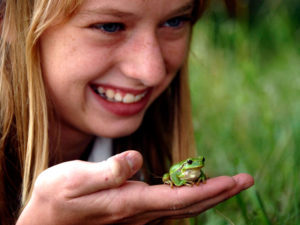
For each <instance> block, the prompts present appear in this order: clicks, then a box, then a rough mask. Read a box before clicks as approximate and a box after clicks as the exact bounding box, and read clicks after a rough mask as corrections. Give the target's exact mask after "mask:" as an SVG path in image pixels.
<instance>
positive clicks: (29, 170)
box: [0, 0, 253, 225]
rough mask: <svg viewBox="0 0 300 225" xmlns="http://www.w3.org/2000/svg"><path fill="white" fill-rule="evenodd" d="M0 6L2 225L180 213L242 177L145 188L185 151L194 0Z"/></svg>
mask: <svg viewBox="0 0 300 225" xmlns="http://www.w3.org/2000/svg"><path fill="white" fill-rule="evenodd" d="M0 8H1V9H3V10H1V11H2V13H1V18H2V19H1V20H2V21H1V22H2V31H1V62H0V63H1V65H0V66H1V67H0V68H1V78H0V80H1V82H0V106H1V109H0V121H1V122H0V128H1V130H0V132H1V133H0V135H1V139H0V165H1V167H0V168H1V169H0V179H1V182H0V185H1V187H0V191H1V195H0V196H1V197H0V198H1V201H0V204H1V224H2V225H6V224H14V223H17V224H18V225H25V224H30V225H34V224H37V225H40V224H44V225H48V224H49V225H52V224H53V225H54V224H55V225H67V224H86V225H89V224H118V223H120V224H121V223H127V224H146V223H148V222H151V221H154V220H158V219H162V218H184V217H190V216H193V215H196V214H199V213H201V212H203V211H204V210H206V209H208V208H210V207H213V206H214V205H216V204H218V203H219V202H221V201H223V200H225V199H227V198H229V197H231V196H233V195H235V194H237V193H239V192H240V191H242V190H244V189H246V188H248V187H249V186H251V185H252V184H253V179H252V177H251V176H249V175H247V174H239V175H236V176H234V177H225V176H224V177H217V178H212V179H209V180H208V181H207V183H206V184H205V185H200V186H198V187H193V188H190V187H182V188H174V189H170V187H168V186H167V185H149V184H156V183H159V182H160V181H157V180H155V178H154V177H153V176H152V174H159V175H162V174H163V172H165V171H166V170H167V166H169V165H170V164H171V163H172V162H176V161H178V160H180V159H183V158H186V157H187V156H189V155H191V154H193V152H194V147H193V140H192V138H191V137H192V125H191V115H190V99H189V94H188V84H187V71H186V58H187V54H188V49H189V43H190V37H191V28H192V24H193V23H194V22H195V20H196V19H197V18H198V16H199V14H200V13H201V11H202V9H203V2H202V1H201V0H172V1H171V2H170V1H169V0H159V1H155V0H152V1H146V0H113V1H112V0H64V1H58V0H39V1H37V0H23V1H16V0H10V1H3V2H2V3H1V7H0ZM129 149H134V150H129ZM143 159H144V163H142V161H143ZM87 161H89V162H87ZM142 164H143V166H142ZM133 175H135V178H134V179H133V180H135V181H133V180H130V181H129V180H128V179H130V178H131V177H132V176H133ZM146 182H147V183H146Z"/></svg>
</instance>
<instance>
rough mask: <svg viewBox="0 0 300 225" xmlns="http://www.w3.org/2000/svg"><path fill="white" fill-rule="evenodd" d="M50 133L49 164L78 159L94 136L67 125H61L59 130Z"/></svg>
mask: <svg viewBox="0 0 300 225" xmlns="http://www.w3.org/2000/svg"><path fill="white" fill-rule="evenodd" d="M51 130H55V129H51ZM56 131H58V129H56ZM52 133H53V134H51V132H50V162H51V164H56V163H58V162H65V161H71V160H76V159H80V158H81V156H82V155H83V154H84V152H85V151H86V150H87V148H88V146H89V144H90V143H91V142H92V141H93V140H94V136H92V135H87V134H84V133H82V132H79V131H76V130H73V129H69V128H67V127H61V129H60V131H59V132H52ZM54 133H55V134H54ZM57 133H58V134H57Z"/></svg>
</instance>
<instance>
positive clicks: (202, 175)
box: [196, 173, 207, 185]
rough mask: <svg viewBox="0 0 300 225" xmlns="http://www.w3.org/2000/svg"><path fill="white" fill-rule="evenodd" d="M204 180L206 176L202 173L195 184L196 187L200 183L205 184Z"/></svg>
mask: <svg viewBox="0 0 300 225" xmlns="http://www.w3.org/2000/svg"><path fill="white" fill-rule="evenodd" d="M206 179H207V177H206V175H205V174H204V173H201V175H200V177H199V179H198V180H197V182H196V185H199V184H200V183H201V182H202V183H204V184H205V183H206Z"/></svg>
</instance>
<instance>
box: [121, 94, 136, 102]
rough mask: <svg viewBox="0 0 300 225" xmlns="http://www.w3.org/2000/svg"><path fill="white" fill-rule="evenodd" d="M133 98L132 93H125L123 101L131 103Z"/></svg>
mask: <svg viewBox="0 0 300 225" xmlns="http://www.w3.org/2000/svg"><path fill="white" fill-rule="evenodd" d="M134 100H135V97H134V95H133V94H126V95H125V96H124V98H123V103H133V102H134Z"/></svg>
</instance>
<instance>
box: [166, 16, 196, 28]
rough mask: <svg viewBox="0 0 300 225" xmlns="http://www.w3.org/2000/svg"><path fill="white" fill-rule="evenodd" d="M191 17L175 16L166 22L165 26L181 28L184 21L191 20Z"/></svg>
mask: <svg viewBox="0 0 300 225" xmlns="http://www.w3.org/2000/svg"><path fill="white" fill-rule="evenodd" d="M190 20H191V19H190V18H188V17H175V18H173V19H170V20H168V21H166V22H165V23H164V26H166V27H171V28H179V27H181V26H182V25H183V23H184V22H186V21H190Z"/></svg>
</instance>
